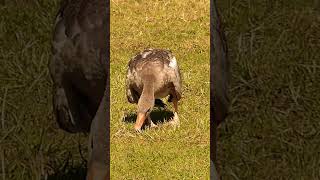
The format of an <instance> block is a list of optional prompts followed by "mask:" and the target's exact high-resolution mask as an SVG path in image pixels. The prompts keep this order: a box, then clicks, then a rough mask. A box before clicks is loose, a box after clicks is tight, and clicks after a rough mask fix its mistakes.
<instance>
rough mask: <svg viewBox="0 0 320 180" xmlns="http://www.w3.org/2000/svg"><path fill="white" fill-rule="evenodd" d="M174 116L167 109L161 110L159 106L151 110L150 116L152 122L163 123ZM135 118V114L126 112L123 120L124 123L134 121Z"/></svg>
mask: <svg viewBox="0 0 320 180" xmlns="http://www.w3.org/2000/svg"><path fill="white" fill-rule="evenodd" d="M173 116H174V114H173V112H172V111H169V110H167V109H164V110H162V109H161V108H157V109H155V110H153V111H151V114H150V117H151V119H152V122H153V123H155V124H159V123H164V122H165V121H169V120H170V119H171V118H172V117H173ZM136 119H137V114H136V113H133V112H130V113H128V114H127V115H126V116H125V117H124V119H123V121H124V122H126V123H135V122H136Z"/></svg>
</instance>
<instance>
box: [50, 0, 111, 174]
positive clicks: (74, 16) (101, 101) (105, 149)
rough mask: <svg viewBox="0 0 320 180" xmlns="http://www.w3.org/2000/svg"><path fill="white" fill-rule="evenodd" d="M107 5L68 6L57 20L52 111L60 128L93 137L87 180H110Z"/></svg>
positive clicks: (100, 1)
mask: <svg viewBox="0 0 320 180" xmlns="http://www.w3.org/2000/svg"><path fill="white" fill-rule="evenodd" d="M108 12H109V3H108V1H106V0H65V1H63V3H62V4H61V7H60V10H59V12H58V14H57V16H56V20H55V25H54V31H53V40H52V53H53V56H52V59H51V60H50V62H49V70H50V74H51V77H52V80H53V108H54V113H55V117H56V120H57V122H58V124H59V127H60V128H62V129H63V130H65V131H67V132H70V133H77V132H90V136H89V161H88V170H87V179H95V180H100V179H101V180H102V179H103V180H106V179H108V178H109V142H108V141H109V137H108V135H109V133H108V130H109V120H108V119H107V118H108V117H109V102H110V101H109V78H108V74H109V67H108V61H109V42H108V40H109V39H108V38H109V34H110V32H109V14H108Z"/></svg>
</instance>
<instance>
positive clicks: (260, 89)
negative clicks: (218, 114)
mask: <svg viewBox="0 0 320 180" xmlns="http://www.w3.org/2000/svg"><path fill="white" fill-rule="evenodd" d="M317 2H318V1H312V0H306V1H297V0H296V1H290V2H289V1H282V0H277V1H250V0H239V1H218V5H219V8H220V11H221V14H222V16H223V21H224V26H225V28H226V34H227V39H228V43H229V47H230V59H231V60H232V63H233V65H232V66H233V67H232V73H233V78H232V82H231V97H232V105H231V113H230V116H229V117H228V119H227V121H226V123H224V124H223V125H222V126H221V127H220V128H219V142H218V164H219V169H220V172H221V175H222V178H223V179H248V180H249V179H255V180H256V179H301V180H303V179H306V180H307V179H319V178H320V171H319V166H320V154H319V152H320V151H319V150H320V147H319V144H320V131H319V129H320V123H319V119H320V109H319V106H320V101H319V99H320V95H319V89H320V83H319V78H320V64H319V58H320V56H319V52H318V51H319V47H320V46H319V45H320V41H319V37H320V18H319V17H320V14H319V3H318V4H317Z"/></svg>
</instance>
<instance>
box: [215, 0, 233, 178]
mask: <svg viewBox="0 0 320 180" xmlns="http://www.w3.org/2000/svg"><path fill="white" fill-rule="evenodd" d="M216 5H217V4H216V1H215V0H211V10H210V11H211V18H210V21H211V22H210V29H211V33H210V44H211V45H210V49H211V50H210V52H211V53H210V58H211V60H210V61H211V66H213V72H211V74H210V77H211V83H210V94H211V95H210V97H211V98H210V136H211V137H210V146H211V147H210V149H211V152H210V159H211V161H213V162H211V179H219V177H218V175H217V173H216V169H215V168H216V167H215V166H214V163H215V162H216V152H217V126H218V125H219V124H220V123H221V122H223V121H224V119H225V118H226V116H227V113H228V106H229V103H230V101H229V97H228V90H227V89H228V82H229V79H230V62H229V59H228V47H227V43H226V38H225V34H224V32H223V29H222V27H221V21H220V16H219V13H218V10H217V6H216Z"/></svg>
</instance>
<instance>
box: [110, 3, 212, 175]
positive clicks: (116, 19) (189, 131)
mask: <svg viewBox="0 0 320 180" xmlns="http://www.w3.org/2000/svg"><path fill="white" fill-rule="evenodd" d="M209 35H210V34H209V1H203V0H201V1H194V0H188V1H185V2H182V1H178V0H170V1H160V0H157V1H122V0H114V1H112V2H111V38H110V39H111V104H112V105H111V178H112V179H209V165H210V164H209V142H210V141H209V136H210V135H209V131H210V130H209V129H210V128H209V68H210V63H209ZM148 47H153V48H165V49H171V50H172V51H173V53H174V54H175V55H176V57H177V60H178V63H179V65H180V68H181V72H182V74H183V98H182V100H181V101H180V103H179V106H180V107H179V117H180V121H181V126H180V128H178V129H174V128H173V127H171V126H168V124H166V123H165V122H159V123H158V124H159V126H160V127H159V128H158V129H151V130H146V131H144V132H143V133H142V134H140V135H139V134H137V133H135V132H134V131H133V125H134V123H133V122H132V120H133V121H134V120H135V119H134V115H131V116H132V118H131V120H128V121H123V118H124V115H126V114H134V113H135V111H136V109H137V106H136V105H132V104H130V103H128V102H127V99H126V96H125V78H126V69H127V63H128V61H129V59H130V58H131V57H132V56H133V55H135V53H137V52H139V51H141V50H143V49H145V48H148ZM169 109H171V110H172V105H171V104H170V106H169ZM156 111H157V110H156ZM155 113H158V115H159V114H160V113H159V112H155ZM162 118H163V117H160V116H157V115H156V114H155V116H154V119H155V120H162Z"/></svg>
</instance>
